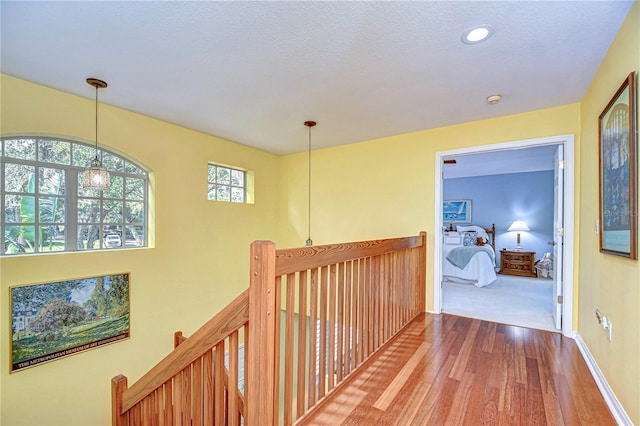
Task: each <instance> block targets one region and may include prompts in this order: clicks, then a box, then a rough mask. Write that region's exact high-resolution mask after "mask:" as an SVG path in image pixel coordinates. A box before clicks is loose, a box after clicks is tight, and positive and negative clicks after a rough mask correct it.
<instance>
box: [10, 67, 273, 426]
mask: <svg viewBox="0 0 640 426" xmlns="http://www.w3.org/2000/svg"><path fill="white" fill-rule="evenodd" d="M1 84H2V86H1V90H2V104H1V108H2V109H1V112H2V115H1V119H2V123H1V132H2V134H3V135H7V134H11V133H33V132H38V133H44V134H49V135H64V136H71V137H75V138H78V139H79V140H85V141H93V140H94V139H93V138H94V132H95V128H94V119H93V114H94V113H93V111H94V109H93V108H94V105H93V101H92V99H91V93H87V95H88V99H85V98H81V97H77V96H72V95H69V94H65V93H62V92H59V91H55V90H51V89H48V88H45V87H42V86H38V85H34V84H31V83H28V82H25V81H22V80H18V79H15V78H12V77H8V76H2V80H1ZM79 84H84V83H83V82H82V81H81V82H80V83H79ZM100 124H101V125H100V133H101V136H100V142H101V144H104V145H106V146H108V147H109V148H111V149H113V150H115V151H118V152H121V153H126V154H127V155H128V156H130V158H132V159H135V160H137V161H139V162H141V163H142V164H145V165H146V166H148V167H149V168H150V169H151V170H152V171H153V173H154V177H155V188H154V190H153V193H154V195H155V247H154V248H145V249H133V250H113V251H108V252H98V253H70V254H53V255H39V256H23V257H4V258H2V259H1V260H0V262H1V263H0V269H1V271H0V281H1V287H2V288H1V289H0V295H1V297H0V315H1V324H2V328H1V336H0V343H1V344H2V348H1V349H0V366H1V376H0V377H1V380H0V382H1V401H2V405H1V407H2V415H1V417H0V423H1V424H3V425H19V424H24V425H74V424H77V425H105V424H110V421H111V414H110V402H109V401H110V399H111V395H110V384H109V383H110V379H111V377H113V376H115V375H117V374H120V373H123V374H125V375H127V376H128V377H129V383H132V382H133V381H135V380H137V379H138V378H139V377H140V375H142V374H143V373H144V372H146V371H147V370H148V369H149V368H150V367H151V366H152V364H153V363H155V362H157V361H158V360H160V359H161V358H162V357H164V356H165V355H166V354H167V353H168V352H169V351H170V349H171V347H172V343H173V332H174V331H176V330H178V329H181V330H183V331H184V333H185V334H186V335H189V334H191V333H192V332H193V331H194V330H195V329H196V328H197V327H198V326H200V325H202V324H203V323H204V322H205V321H206V320H207V319H209V318H210V317H211V316H213V315H214V314H215V313H216V312H218V311H219V310H220V309H221V308H222V307H224V306H225V305H226V304H227V303H228V302H230V301H231V300H232V299H233V298H234V297H235V296H236V295H238V294H239V293H240V292H241V291H242V290H244V289H245V288H247V286H248V279H249V262H248V256H249V244H250V243H251V241H253V240H255V239H274V238H275V235H274V229H275V224H276V216H275V214H276V212H277V203H276V199H275V196H274V195H273V191H274V190H273V188H276V187H277V186H278V162H279V159H278V157H276V156H274V155H271V154H267V153H264V152H261V151H258V150H255V149H251V148H247V147H244V146H242V145H239V144H234V143H230V142H226V141H223V140H221V139H218V138H215V137H211V136H207V135H204V134H201V133H197V132H194V131H190V130H186V129H184V128H180V127H177V126H174V125H170V124H167V123H163V122H160V121H157V120H153V119H150V118H148V117H144V116H141V115H137V114H133V113H131V112H127V111H123V110H118V109H115V108H111V107H108V106H105V107H101V110H100ZM208 161H218V162H221V163H224V164H232V165H235V166H238V167H242V168H245V169H248V170H253V171H255V177H256V179H255V180H256V188H255V192H256V196H255V204H252V205H238V204H231V203H217V202H211V201H207V196H206V192H207V162H208ZM118 272H130V273H131V338H130V339H129V340H126V341H124V342H119V343H116V344H113V345H109V346H106V347H102V348H100V349H96V350H92V351H89V352H84V353H81V354H78V355H74V356H71V357H68V358H64V359H60V360H56V361H55V362H50V363H47V364H42V365H39V366H37V367H33V368H30V369H27V370H22V371H19V372H17V373H14V374H9V372H8V370H9V368H8V367H9V363H10V354H9V348H8V343H9V341H10V330H11V326H10V321H9V318H10V317H9V312H8V309H7V308H8V306H9V290H8V288H9V287H10V286H13V285H19V284H28V283H38V282H47V281H51V280H58V279H61V280H64V279H69V278H77V277H86V276H93V275H98V274H108V273H118Z"/></svg>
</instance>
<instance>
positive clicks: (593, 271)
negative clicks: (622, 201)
mask: <svg viewBox="0 0 640 426" xmlns="http://www.w3.org/2000/svg"><path fill="white" fill-rule="evenodd" d="M631 71H636V73H637V72H638V71H640V3H638V2H635V4H634V5H633V8H632V9H631V11H630V13H629V15H628V16H627V19H626V21H625V23H624V25H623V27H622V28H621V30H620V32H619V33H618V35H617V37H616V39H615V41H614V42H613V44H612V45H611V47H610V48H609V51H608V53H607V56H606V57H605V60H604V61H603V63H602V64H601V66H600V69H599V70H598V72H597V74H596V76H595V78H594V79H593V80H592V82H591V85H590V87H589V89H588V91H587V93H586V95H585V97H584V98H583V100H582V102H581V114H580V121H581V134H582V155H581V163H582V171H581V173H580V176H579V177H580V180H581V181H582V197H581V202H580V206H579V207H580V215H581V217H582V221H581V226H580V229H579V232H580V237H581V238H580V253H581V256H580V309H579V316H580V318H579V321H580V329H579V332H580V335H581V336H582V338H583V340H584V341H585V343H586V344H587V347H588V348H589V351H590V352H591V353H592V355H593V356H594V358H595V360H596V362H597V363H598V365H599V366H600V369H601V370H602V371H603V373H604V375H605V377H606V379H607V381H608V383H609V385H610V386H611V388H612V389H613V391H614V393H615V394H616V396H617V397H618V399H619V400H620V401H621V403H622V405H623V407H624V408H625V410H626V411H627V414H628V415H629V417H630V418H631V420H632V421H633V423H634V424H640V396H639V395H640V358H639V355H638V354H640V261H637V260H629V259H624V258H620V257H617V256H612V255H607V254H602V253H600V252H599V249H598V247H599V245H598V235H597V234H596V233H595V221H596V219H597V218H598V173H597V172H596V171H597V170H598V116H599V115H600V114H601V112H602V110H603V109H604V108H605V107H606V106H607V104H608V102H609V100H610V99H611V97H612V96H613V94H614V93H615V92H616V91H617V90H618V87H620V85H621V84H622V82H623V81H624V80H625V79H626V78H627V75H628V74H629V73H630V72H631ZM637 87H638V86H636V88H637ZM639 122H640V121H639ZM635 214H636V220H637V215H638V210H636V212H635ZM596 308H599V309H600V311H602V313H603V314H605V315H606V316H607V317H608V318H609V319H610V320H611V322H612V323H613V329H612V331H613V341H611V342H609V341H608V340H607V336H606V333H605V332H604V331H603V329H602V328H601V327H600V326H599V325H598V324H597V322H596V317H595V315H594V311H595V309H596Z"/></svg>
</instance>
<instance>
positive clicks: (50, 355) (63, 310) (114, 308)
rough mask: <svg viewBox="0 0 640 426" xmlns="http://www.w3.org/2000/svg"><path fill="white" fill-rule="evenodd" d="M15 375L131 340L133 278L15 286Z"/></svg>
mask: <svg viewBox="0 0 640 426" xmlns="http://www.w3.org/2000/svg"><path fill="white" fill-rule="evenodd" d="M9 291H10V293H11V294H10V300H11V372H16V371H19V370H22V369H24V368H28V367H33V366H35V365H38V364H42V363H44V362H48V361H53V360H56V359H58V358H61V357H65V356H69V355H73V354H76V353H79V352H83V351H86V350H89V349H94V348H97V347H100V346H103V345H106V344H109V343H114V342H117V341H120V340H123V339H127V338H128V337H129V274H128V273H125V274H115V275H104V276H97V277H90V278H81V279H74V280H66V281H58V282H50V283H44V284H33V285H23V286H15V287H11V288H10V289H9Z"/></svg>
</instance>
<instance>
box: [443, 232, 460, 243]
mask: <svg viewBox="0 0 640 426" xmlns="http://www.w3.org/2000/svg"><path fill="white" fill-rule="evenodd" d="M444 243H445V245H449V246H459V245H462V235H458V233H457V232H456V233H455V234H453V233H451V234H449V235H445V236H444Z"/></svg>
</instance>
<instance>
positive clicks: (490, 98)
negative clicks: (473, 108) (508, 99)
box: [487, 93, 502, 105]
mask: <svg viewBox="0 0 640 426" xmlns="http://www.w3.org/2000/svg"><path fill="white" fill-rule="evenodd" d="M501 99H502V95H501V94H499V93H496V94H493V95H489V96H487V103H488V104H489V105H495V104H497V103H498V102H500V100H501Z"/></svg>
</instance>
